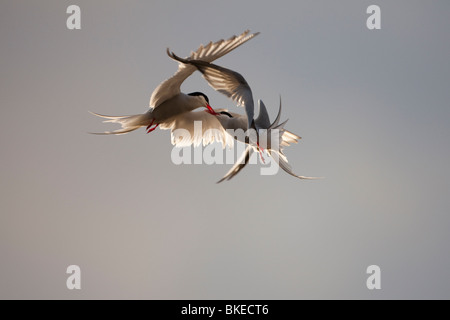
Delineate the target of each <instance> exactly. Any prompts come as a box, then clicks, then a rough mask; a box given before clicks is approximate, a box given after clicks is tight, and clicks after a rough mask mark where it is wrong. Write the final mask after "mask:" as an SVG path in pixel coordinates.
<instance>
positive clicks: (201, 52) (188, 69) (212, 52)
mask: <svg viewBox="0 0 450 320" xmlns="http://www.w3.org/2000/svg"><path fill="white" fill-rule="evenodd" d="M249 32H250V31H249V30H247V31H245V32H244V33H242V34H241V35H240V36H233V37H231V38H230V39H228V40H223V39H222V40H219V41H217V42H214V43H213V42H210V43H208V44H207V45H206V46H203V45H201V46H200V47H199V48H198V49H197V50H196V51H194V52H192V53H191V55H190V56H189V59H195V60H202V61H206V62H212V61H214V60H216V59H218V58H220V57H222V56H223V55H225V54H227V53H228V52H230V51H232V50H234V49H236V48H237V47H239V46H240V45H241V44H243V43H245V42H247V41H248V40H250V39H252V38H253V37H255V36H257V35H258V34H259V32H257V33H252V34H249ZM195 70H196V68H195V67H194V66H192V65H186V64H183V63H180V64H179V65H178V70H177V72H176V73H175V74H174V75H173V76H172V77H171V78H169V79H167V80H165V81H163V82H162V83H161V84H160V85H159V86H158V87H157V88H156V89H155V91H153V93H152V96H151V97H150V108H156V107H158V106H159V105H160V104H162V103H163V102H164V101H166V100H169V99H170V98H172V97H174V96H175V95H177V94H179V93H180V92H181V91H180V86H181V84H182V83H183V81H184V80H186V78H187V77H189V76H190V75H191V74H192V73H193V72H194V71H195Z"/></svg>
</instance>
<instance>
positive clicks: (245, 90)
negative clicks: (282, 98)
mask: <svg viewBox="0 0 450 320" xmlns="http://www.w3.org/2000/svg"><path fill="white" fill-rule="evenodd" d="M167 54H168V55H169V56H170V57H171V58H172V59H174V60H177V61H179V62H181V63H184V64H186V65H191V66H195V67H196V68H197V69H198V70H199V71H200V72H201V73H202V74H203V77H204V78H205V79H206V81H208V83H209V85H210V86H211V87H213V88H214V90H216V91H219V92H220V93H223V94H224V95H226V96H227V97H229V98H231V99H232V100H233V101H234V102H236V103H237V104H238V105H241V106H244V107H245V113H246V114H247V119H248V127H249V128H250V127H251V123H252V121H253V116H254V109H255V106H254V102H253V94H252V90H251V89H250V86H249V85H248V83H247V81H246V80H245V79H244V77H243V76H242V75H241V74H240V73H237V72H235V71H233V70H230V69H227V68H224V67H221V66H218V65H215V64H212V63H209V62H205V61H201V60H191V59H182V58H180V57H178V56H177V55H176V54H174V53H173V52H169V51H168V52H167Z"/></svg>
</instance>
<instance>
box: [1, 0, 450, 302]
mask: <svg viewBox="0 0 450 320" xmlns="http://www.w3.org/2000/svg"><path fill="white" fill-rule="evenodd" d="M70 4H77V5H79V6H80V7H81V26H82V29H81V30H77V31H69V30H67V28H66V19H67V16H68V15H67V14H66V8H67V6H69V5H70ZM371 4H378V5H379V6H380V7H381V19H382V22H381V27H382V29H381V30H376V31H369V30H368V29H367V28H366V19H367V17H368V15H367V14H366V8H367V7H368V6H369V5H371ZM449 12H450V3H449V2H448V1H428V2H424V1H356V0H355V1H302V2H300V1H276V2H275V1H220V2H219V1H189V2H175V1H134V2H127V5H125V4H124V2H123V1H76V2H72V1H33V2H31V1H2V2H1V3H0V42H1V45H2V53H1V55H0V69H1V70H2V72H1V74H2V76H1V78H0V102H1V107H2V108H1V117H0V131H1V132H0V133H1V134H0V146H1V150H2V161H1V166H0V178H1V179H0V192H1V193H0V194H1V201H0V212H1V214H0V255H1V257H2V259H1V260H0V298H64V299H72V298H73V299H76V298H147V299H182V298H185V299H227V298H233V299H280V298H284V299H301V298H368V299H379V298H388V299H389V298H447V299H448V298H450V277H449V276H448V270H450V256H449V255H448V244H449V243H450V233H449V231H450V217H449V209H450V198H449V191H450V183H449V181H450V180H449V179H450V170H449V169H448V164H449V163H450V150H449V148H448V145H449V143H448V137H449V136H450V126H449V119H450V108H449V100H450V94H449V90H448V87H449V83H450V64H449V63H448V57H449V56H450V41H449V40H450V38H449V34H450V25H449V22H448V13H449ZM246 29H250V30H251V31H253V32H256V31H260V32H261V35H259V36H258V37H256V38H255V39H252V40H251V41H250V42H248V43H247V44H245V45H243V46H242V47H240V48H238V49H237V50H235V51H234V52H232V53H230V54H229V55H227V56H225V57H223V58H221V59H220V60H217V63H218V64H220V65H223V66H225V67H228V68H231V69H233V70H236V71H239V72H240V73H242V75H243V76H244V77H245V78H246V79H247V81H248V82H249V84H250V85H251V87H252V90H253V93H254V96H255V98H256V99H263V100H264V102H265V104H266V106H267V107H268V109H269V113H270V115H271V116H272V117H273V116H274V115H275V114H276V108H277V106H278V99H279V95H281V96H282V99H283V107H284V110H283V118H284V119H286V118H289V122H288V123H287V126H286V127H287V128H288V129H289V130H291V131H293V132H294V133H297V134H299V135H300V136H302V137H303V140H302V141H301V142H300V143H299V144H298V145H295V146H293V147H290V148H288V149H287V150H286V154H287V156H288V159H289V161H290V163H291V164H292V166H293V169H294V171H295V172H296V173H298V174H301V175H309V176H325V177H326V179H324V180H321V181H301V180H297V179H295V178H293V177H291V176H289V175H287V174H285V173H284V172H282V171H280V173H279V174H277V175H275V176H260V175H259V167H258V166H250V167H249V168H246V169H245V170H243V172H241V173H240V174H239V175H238V176H236V177H235V178H234V179H233V180H231V181H229V182H226V183H223V184H220V185H216V184H215V182H216V181H217V180H218V179H220V178H221V177H222V176H223V174H225V173H226V172H227V170H228V169H229V167H230V166H229V165H212V166H207V165H184V166H183V165H182V166H175V165H173V164H172V163H171V161H170V153H171V150H172V145H171V144H170V134H169V132H167V131H161V130H156V131H154V132H153V133H152V134H149V135H146V134H145V132H144V130H138V131H136V132H133V133H130V134H128V135H124V136H112V137H111V136H107V137H104V136H92V135H88V134H87V132H89V131H101V130H106V129H110V128H111V126H107V125H106V124H102V123H101V122H100V121H99V119H98V118H95V117H93V116H92V115H90V114H89V113H88V111H89V110H91V111H95V112H99V113H104V114H111V115H123V114H135V113H141V112H144V111H145V110H146V108H147V106H148V100H149V97H150V94H151V92H152V91H153V89H154V88H155V87H156V86H157V85H158V84H159V83H160V82H161V81H162V80H164V79H166V78H168V77H169V76H171V75H172V74H173V73H174V72H175V70H176V68H177V66H176V64H175V63H174V62H173V61H172V60H170V59H169V58H168V57H167V56H166V53H165V49H166V48H167V47H170V48H171V49H172V50H173V51H174V52H175V53H177V54H179V55H181V56H185V55H187V54H188V53H190V51H191V50H193V49H196V48H197V47H198V45H200V44H201V43H206V42H207V41H209V40H213V41H215V40H218V39H220V38H228V37H230V36H231V35H233V34H240V33H241V32H242V31H244V30H246ZM182 89H183V91H185V92H191V91H203V92H205V93H206V94H207V95H208V96H209V98H210V101H211V105H212V106H213V107H227V108H230V109H231V110H233V111H235V112H240V113H243V112H244V111H243V109H238V108H236V107H234V106H233V104H232V103H231V102H230V101H229V100H227V99H226V98H225V97H224V96H222V95H220V94H219V93H216V92H214V91H213V89H211V88H210V87H209V86H208V85H207V84H206V82H205V81H204V80H203V78H201V76H200V75H199V74H198V73H196V74H194V75H193V76H192V77H191V78H189V79H188V81H186V82H185V84H184V85H183V87H182ZM71 264H77V265H79V266H80V267H81V270H82V290H81V291H69V290H67V288H66V286H65V283H66V277H67V275H66V274H65V270H66V268H67V266H68V265H71ZM371 264H376V265H379V266H380V267H381V270H382V289H381V290H380V291H369V290H368V289H367V288H366V285H365V282H366V278H367V275H366V274H365V270H366V268H367V266H369V265H371Z"/></svg>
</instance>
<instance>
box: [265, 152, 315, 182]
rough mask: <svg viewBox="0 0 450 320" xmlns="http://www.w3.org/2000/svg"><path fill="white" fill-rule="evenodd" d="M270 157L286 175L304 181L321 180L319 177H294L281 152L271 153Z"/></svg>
mask: <svg viewBox="0 0 450 320" xmlns="http://www.w3.org/2000/svg"><path fill="white" fill-rule="evenodd" d="M272 151H273V150H272ZM271 156H272V158H273V159H274V160H275V162H276V163H278V165H279V166H280V168H281V169H283V170H284V171H285V172H286V173H289V174H290V175H291V176H294V177H296V178H299V179H306V180H316V179H322V178H321V177H305V176H299V175H296V174H295V173H294V172H292V167H291V165H290V164H289V163H288V161H287V158H286V156H285V155H284V154H283V152H281V151H278V152H272V154H271Z"/></svg>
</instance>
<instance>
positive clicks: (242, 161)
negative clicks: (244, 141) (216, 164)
mask: <svg viewBox="0 0 450 320" xmlns="http://www.w3.org/2000/svg"><path fill="white" fill-rule="evenodd" d="M252 153H253V148H252V147H251V146H247V148H246V149H245V151H244V152H243V153H242V155H241V157H240V158H239V159H238V160H237V161H236V163H235V164H234V165H233V167H231V169H230V171H228V172H227V173H226V174H225V175H224V176H223V178H222V179H220V180H219V181H217V183H221V182H222V181H224V180H230V179H231V178H233V177H234V176H235V175H237V174H238V173H239V171H241V170H242V169H243V168H244V167H245V166H246V165H247V163H248V161H249V160H250V157H251V155H252Z"/></svg>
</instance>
